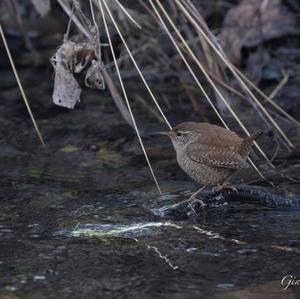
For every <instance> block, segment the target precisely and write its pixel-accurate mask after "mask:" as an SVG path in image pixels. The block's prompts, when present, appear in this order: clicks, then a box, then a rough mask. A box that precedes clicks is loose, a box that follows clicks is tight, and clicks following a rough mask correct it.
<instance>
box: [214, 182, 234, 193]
mask: <svg viewBox="0 0 300 299" xmlns="http://www.w3.org/2000/svg"><path fill="white" fill-rule="evenodd" d="M224 189H228V190H230V191H232V192H234V193H236V194H238V193H239V191H238V189H237V188H235V187H234V186H232V185H230V184H228V183H225V184H223V185H219V184H218V185H217V187H215V188H213V192H220V191H222V190H224Z"/></svg>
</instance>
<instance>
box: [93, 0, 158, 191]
mask: <svg viewBox="0 0 300 299" xmlns="http://www.w3.org/2000/svg"><path fill="white" fill-rule="evenodd" d="M98 2H99V8H100V11H101V15H102V19H103V22H104V27H105V31H106V34H107V38H108V41H109V45H110V49H111V53H112V56H113V60H114V62H115V65H116V71H117V75H118V78H119V82H120V85H121V89H122V92H123V95H124V98H125V101H126V104H127V108H128V110H129V113H130V116H131V119H132V122H133V126H134V129H135V131H136V134H137V136H138V139H139V142H140V145H141V147H142V150H143V153H144V156H145V159H146V161H147V164H148V167H149V169H150V172H151V175H152V177H153V179H154V182H155V184H156V186H157V189H158V191H159V193H162V192H161V189H160V186H159V183H158V180H157V179H156V176H155V174H154V171H153V169H152V166H151V163H150V160H149V158H148V155H147V152H146V149H145V147H144V144H143V141H142V138H141V135H140V133H139V129H138V127H137V124H136V121H135V118H134V115H133V113H132V110H131V106H130V102H129V100H128V96H127V92H126V89H125V86H124V84H123V80H122V77H121V73H120V69H119V66H118V64H117V59H116V55H115V50H114V47H113V44H112V41H111V37H110V33H109V30H108V26H107V22H106V17H105V14H104V10H103V6H102V3H101V0H98ZM103 3H104V5H105V8H106V10H107V13H108V14H109V16H110V18H111V21H112V22H113V23H114V25H115V27H116V29H117V28H118V27H117V25H116V24H115V20H114V18H113V16H112V14H111V12H110V10H109V8H108V6H107V4H106V2H105V0H103ZM118 33H119V35H120V32H119V31H118Z"/></svg>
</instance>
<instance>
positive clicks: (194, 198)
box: [188, 186, 206, 207]
mask: <svg viewBox="0 0 300 299" xmlns="http://www.w3.org/2000/svg"><path fill="white" fill-rule="evenodd" d="M205 188H206V186H203V187H201V188H200V189H199V190H198V191H196V192H195V193H193V194H192V195H191V197H190V198H189V199H188V202H189V203H190V205H192V204H193V203H195V202H198V203H199V204H200V206H201V207H204V206H206V204H205V203H204V201H203V200H201V199H198V198H197V197H196V196H197V195H198V194H199V193H200V192H201V191H202V190H203V189H205Z"/></svg>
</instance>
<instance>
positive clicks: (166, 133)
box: [157, 131, 171, 136]
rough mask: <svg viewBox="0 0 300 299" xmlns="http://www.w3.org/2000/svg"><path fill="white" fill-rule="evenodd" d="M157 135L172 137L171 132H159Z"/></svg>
mask: <svg viewBox="0 0 300 299" xmlns="http://www.w3.org/2000/svg"><path fill="white" fill-rule="evenodd" d="M157 134H160V135H167V136H170V134H171V131H165V132H157Z"/></svg>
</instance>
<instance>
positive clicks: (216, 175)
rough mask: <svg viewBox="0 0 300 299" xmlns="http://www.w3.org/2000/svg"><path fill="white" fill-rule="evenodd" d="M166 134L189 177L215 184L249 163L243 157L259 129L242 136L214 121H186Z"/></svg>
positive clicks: (223, 180)
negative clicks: (209, 122)
mask: <svg viewBox="0 0 300 299" xmlns="http://www.w3.org/2000/svg"><path fill="white" fill-rule="evenodd" d="M165 134H166V135H168V136H169V137H170V138H171V140H172V143H173V145H174V148H175V150H176V155H177V161H178V163H179V165H180V166H181V168H182V169H183V170H184V171H185V172H186V173H187V174H188V175H189V176H190V177H191V178H193V179H194V180H195V181H196V182H198V183H199V184H201V185H217V184H223V183H224V182H225V181H226V179H227V178H228V177H229V176H230V175H232V174H233V173H234V172H236V171H237V170H238V169H241V168H247V167H249V166H248V163H247V162H246V159H247V157H248V155H249V152H250V146H251V144H252V142H253V141H254V140H255V139H256V138H257V137H258V136H259V135H260V131H257V132H255V133H254V134H253V135H251V136H250V137H248V138H246V139H242V138H240V137H239V136H238V135H237V134H236V133H234V132H232V131H228V130H226V129H224V128H221V127H219V126H216V125H211V124H208V123H192V122H186V123H181V124H180V125H178V126H176V127H175V128H173V129H172V130H171V131H169V132H166V133H165Z"/></svg>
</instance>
